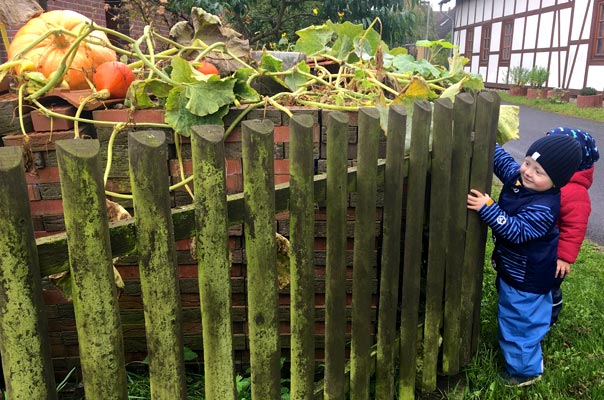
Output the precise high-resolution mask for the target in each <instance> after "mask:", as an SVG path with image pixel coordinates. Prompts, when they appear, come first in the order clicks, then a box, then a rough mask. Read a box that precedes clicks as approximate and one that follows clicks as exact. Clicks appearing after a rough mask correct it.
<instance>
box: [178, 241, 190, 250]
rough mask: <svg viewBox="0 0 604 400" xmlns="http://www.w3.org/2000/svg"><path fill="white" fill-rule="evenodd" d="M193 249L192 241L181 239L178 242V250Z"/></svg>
mask: <svg viewBox="0 0 604 400" xmlns="http://www.w3.org/2000/svg"><path fill="white" fill-rule="evenodd" d="M190 248H191V239H181V240H177V241H176V250H189V249H190Z"/></svg>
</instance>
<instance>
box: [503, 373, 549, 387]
mask: <svg viewBox="0 0 604 400" xmlns="http://www.w3.org/2000/svg"><path fill="white" fill-rule="evenodd" d="M501 377H502V378H503V380H504V381H505V386H508V387H523V386H530V385H532V384H533V383H535V382H537V381H538V380H540V379H541V375H535V376H517V375H510V374H509V373H507V372H504V373H502V374H501Z"/></svg>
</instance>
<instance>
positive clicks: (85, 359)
mask: <svg viewBox="0 0 604 400" xmlns="http://www.w3.org/2000/svg"><path fill="white" fill-rule="evenodd" d="M57 160H58V163H59V172H60V177H61V192H62V194H63V207H64V209H65V229H66V231H67V246H68V251H69V266H70V274H71V277H72V282H73V288H72V296H73V308H74V311H75V320H76V326H77V331H78V344H79V348H80V363H81V366H82V378H83V382H84V385H85V387H86V398H87V399H93V400H96V399H99V400H101V399H107V398H111V399H127V398H128V392H127V384H126V368H125V361H124V342H123V338H122V329H121V322H120V317H119V308H118V302H117V289H116V286H115V280H114V275H113V262H112V256H111V245H110V242H109V227H108V223H107V220H108V218H107V209H106V206H105V195H104V193H103V180H102V174H101V165H100V159H99V142H98V141H97V140H76V139H69V140H63V141H59V142H57Z"/></svg>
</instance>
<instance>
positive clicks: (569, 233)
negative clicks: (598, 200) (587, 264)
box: [558, 167, 594, 264]
mask: <svg viewBox="0 0 604 400" xmlns="http://www.w3.org/2000/svg"><path fill="white" fill-rule="evenodd" d="M593 180H594V167H591V168H589V169H586V170H583V171H577V172H575V174H574V175H573V176H572V178H570V181H569V182H568V183H567V184H566V185H565V186H562V188H561V189H560V193H561V196H560V216H559V217H558V229H559V230H560V240H559V242H558V258H559V259H561V260H563V261H566V262H567V263H569V264H572V263H574V262H575V260H576V259H577V255H578V254H579V250H580V249H581V243H582V242H583V239H584V238H585V232H586V231H587V222H588V220H589V214H590V213H591V200H590V198H589V193H588V192H587V189H589V188H590V187H591V184H592V183H593Z"/></svg>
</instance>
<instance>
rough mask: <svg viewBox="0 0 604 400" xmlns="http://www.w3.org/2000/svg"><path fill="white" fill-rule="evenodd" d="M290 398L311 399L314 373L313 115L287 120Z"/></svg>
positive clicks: (297, 116)
mask: <svg viewBox="0 0 604 400" xmlns="http://www.w3.org/2000/svg"><path fill="white" fill-rule="evenodd" d="M289 128H290V201H289V210H290V211H289V226H290V238H289V241H290V253H291V255H290V264H291V266H290V276H291V291H290V293H291V294H290V298H291V305H290V307H291V318H290V319H291V398H292V399H296V400H302V399H306V400H310V399H312V398H313V389H314V384H313V383H314V374H315V325H314V314H315V291H314V287H315V285H314V280H315V274H314V236H315V235H314V233H315V230H314V229H315V213H314V184H313V175H314V162H313V118H312V116H310V115H294V116H293V117H292V119H291V120H290V125H289Z"/></svg>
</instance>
